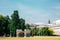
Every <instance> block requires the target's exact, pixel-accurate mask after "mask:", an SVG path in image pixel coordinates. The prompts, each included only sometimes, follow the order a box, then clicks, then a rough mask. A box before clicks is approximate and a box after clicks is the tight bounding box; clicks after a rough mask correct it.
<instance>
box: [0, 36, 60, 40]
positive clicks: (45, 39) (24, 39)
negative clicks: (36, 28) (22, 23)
mask: <svg viewBox="0 0 60 40" xmlns="http://www.w3.org/2000/svg"><path fill="white" fill-rule="evenodd" d="M0 40H60V37H59V36H41V37H0Z"/></svg>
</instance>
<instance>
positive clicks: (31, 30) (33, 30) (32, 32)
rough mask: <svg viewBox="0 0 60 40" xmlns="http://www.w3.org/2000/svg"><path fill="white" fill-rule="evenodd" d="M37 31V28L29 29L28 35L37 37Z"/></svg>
mask: <svg viewBox="0 0 60 40" xmlns="http://www.w3.org/2000/svg"><path fill="white" fill-rule="evenodd" d="M38 31H39V29H38V28H36V27H35V28H34V29H30V35H31V36H38V33H37V32H38Z"/></svg>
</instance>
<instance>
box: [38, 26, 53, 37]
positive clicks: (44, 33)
mask: <svg viewBox="0 0 60 40" xmlns="http://www.w3.org/2000/svg"><path fill="white" fill-rule="evenodd" d="M53 33H54V32H53V30H52V29H51V28H49V27H42V28H41V29H39V31H38V33H37V34H38V35H39V36H52V35H53Z"/></svg>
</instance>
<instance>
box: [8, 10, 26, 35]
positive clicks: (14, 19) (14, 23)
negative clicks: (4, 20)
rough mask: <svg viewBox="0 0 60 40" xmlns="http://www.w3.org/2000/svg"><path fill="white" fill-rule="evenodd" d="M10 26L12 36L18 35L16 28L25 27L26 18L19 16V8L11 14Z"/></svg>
mask: <svg viewBox="0 0 60 40" xmlns="http://www.w3.org/2000/svg"><path fill="white" fill-rule="evenodd" d="M9 27H10V34H11V36H16V29H22V30H24V29H25V20H24V19H23V18H19V15H18V11H17V10H15V11H14V13H13V14H12V16H11V20H10V25H9Z"/></svg>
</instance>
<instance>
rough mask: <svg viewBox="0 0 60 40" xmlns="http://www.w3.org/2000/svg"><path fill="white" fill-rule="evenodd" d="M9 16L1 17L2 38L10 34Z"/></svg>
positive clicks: (0, 30) (0, 29)
mask: <svg viewBox="0 0 60 40" xmlns="http://www.w3.org/2000/svg"><path fill="white" fill-rule="evenodd" d="M8 20H9V19H8V16H7V17H6V16H3V15H0V36H3V35H5V36H7V34H9V28H8V24H9V21H8Z"/></svg>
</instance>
